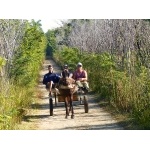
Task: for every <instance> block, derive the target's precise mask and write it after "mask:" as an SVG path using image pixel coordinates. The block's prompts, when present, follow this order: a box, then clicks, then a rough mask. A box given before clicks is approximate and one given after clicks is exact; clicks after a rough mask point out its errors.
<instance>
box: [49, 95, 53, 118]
mask: <svg viewBox="0 0 150 150" xmlns="http://www.w3.org/2000/svg"><path fill="white" fill-rule="evenodd" d="M49 110H50V116H53V99H52V98H51V97H50V98H49Z"/></svg>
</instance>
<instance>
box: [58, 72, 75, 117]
mask: <svg viewBox="0 0 150 150" xmlns="http://www.w3.org/2000/svg"><path fill="white" fill-rule="evenodd" d="M58 90H59V95H60V96H61V97H63V99H64V102H65V108H66V116H65V118H66V119H67V118H68V116H69V113H70V111H71V119H73V118H74V108H73V94H74V93H75V92H76V91H77V90H78V89H77V86H76V84H75V80H74V79H72V78H69V77H68V73H67V71H64V75H63V77H62V78H61V79H60V81H59V89H58ZM69 104H70V105H69Z"/></svg>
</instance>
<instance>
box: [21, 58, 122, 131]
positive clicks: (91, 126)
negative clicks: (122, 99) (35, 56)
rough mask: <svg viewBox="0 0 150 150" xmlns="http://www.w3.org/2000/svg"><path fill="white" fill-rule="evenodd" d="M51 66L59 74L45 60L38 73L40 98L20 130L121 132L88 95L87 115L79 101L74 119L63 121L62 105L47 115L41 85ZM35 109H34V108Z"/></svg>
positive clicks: (51, 62) (75, 103)
mask: <svg viewBox="0 0 150 150" xmlns="http://www.w3.org/2000/svg"><path fill="white" fill-rule="evenodd" d="M49 64H52V65H53V67H54V71H55V72H56V73H60V72H61V70H60V68H59V67H58V66H57V65H56V64H55V62H54V61H53V60H45V62H44V64H43V69H42V70H41V72H40V76H41V77H40V82H39V85H38V88H39V91H40V92H42V93H43V94H42V97H41V99H40V100H39V101H38V104H34V105H36V106H37V107H36V109H32V110H31V112H30V114H29V115H27V116H26V119H25V121H23V122H22V124H21V129H32V130H122V129H123V128H122V127H120V126H119V125H118V124H117V121H115V120H113V119H112V117H111V116H110V114H109V113H107V112H106V111H104V110H103V109H102V108H100V107H99V106H98V104H97V103H96V102H95V101H94V100H95V99H96V96H95V95H92V94H88V104H89V113H84V106H83V105H80V104H79V101H76V102H74V113H75V118H74V119H71V118H70V116H69V118H68V119H65V107H64V103H58V106H57V107H54V116H50V115H49V100H48V93H47V91H46V89H45V86H44V85H43V84H42V79H43V75H44V74H45V73H47V66H48V65H49ZM34 108H35V107H34Z"/></svg>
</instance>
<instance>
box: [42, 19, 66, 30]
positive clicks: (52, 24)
mask: <svg viewBox="0 0 150 150" xmlns="http://www.w3.org/2000/svg"><path fill="white" fill-rule="evenodd" d="M61 21H64V20H63V19H41V24H42V29H43V31H44V32H45V33H46V32H47V31H48V30H49V29H55V28H57V27H60V26H62V23H61Z"/></svg>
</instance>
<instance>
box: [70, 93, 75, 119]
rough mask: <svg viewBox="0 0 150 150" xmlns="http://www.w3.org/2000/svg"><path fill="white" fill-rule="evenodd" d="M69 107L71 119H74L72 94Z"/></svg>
mask: <svg viewBox="0 0 150 150" xmlns="http://www.w3.org/2000/svg"><path fill="white" fill-rule="evenodd" d="M70 108H71V113H72V114H71V119H74V109H73V94H71V95H70Z"/></svg>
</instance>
